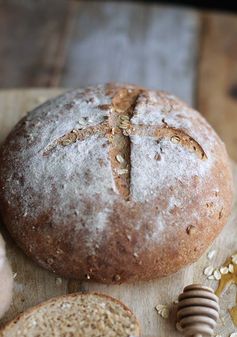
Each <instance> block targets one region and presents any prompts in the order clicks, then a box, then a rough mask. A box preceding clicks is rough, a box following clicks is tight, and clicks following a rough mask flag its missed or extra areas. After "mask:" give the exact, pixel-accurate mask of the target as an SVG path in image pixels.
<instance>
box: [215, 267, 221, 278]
mask: <svg viewBox="0 0 237 337" xmlns="http://www.w3.org/2000/svg"><path fill="white" fill-rule="evenodd" d="M213 276H214V279H215V280H217V281H218V280H220V279H221V273H220V271H219V270H218V269H216V270H215V271H214V273H213Z"/></svg>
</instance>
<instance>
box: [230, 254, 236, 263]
mask: <svg viewBox="0 0 237 337" xmlns="http://www.w3.org/2000/svg"><path fill="white" fill-rule="evenodd" d="M231 260H232V262H233V263H234V264H237V254H234V255H232V256H231Z"/></svg>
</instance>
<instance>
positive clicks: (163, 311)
mask: <svg viewBox="0 0 237 337" xmlns="http://www.w3.org/2000/svg"><path fill="white" fill-rule="evenodd" d="M155 309H156V310H157V312H158V314H159V315H160V316H161V317H162V318H164V319H167V318H168V317H169V308H168V306H167V305H164V304H158V305H157V306H156V307H155Z"/></svg>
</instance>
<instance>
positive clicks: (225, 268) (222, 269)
mask: <svg viewBox="0 0 237 337" xmlns="http://www.w3.org/2000/svg"><path fill="white" fill-rule="evenodd" d="M220 272H221V274H222V275H225V274H228V273H229V268H228V267H221V268H220Z"/></svg>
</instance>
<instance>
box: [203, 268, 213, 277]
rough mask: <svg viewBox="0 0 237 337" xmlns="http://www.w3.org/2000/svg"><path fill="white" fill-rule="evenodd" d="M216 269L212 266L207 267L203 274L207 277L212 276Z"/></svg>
mask: <svg viewBox="0 0 237 337" xmlns="http://www.w3.org/2000/svg"><path fill="white" fill-rule="evenodd" d="M213 271H214V268H213V267H212V266H209V267H206V268H205V269H204V271H203V274H204V275H206V276H210V275H212V273H213Z"/></svg>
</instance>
